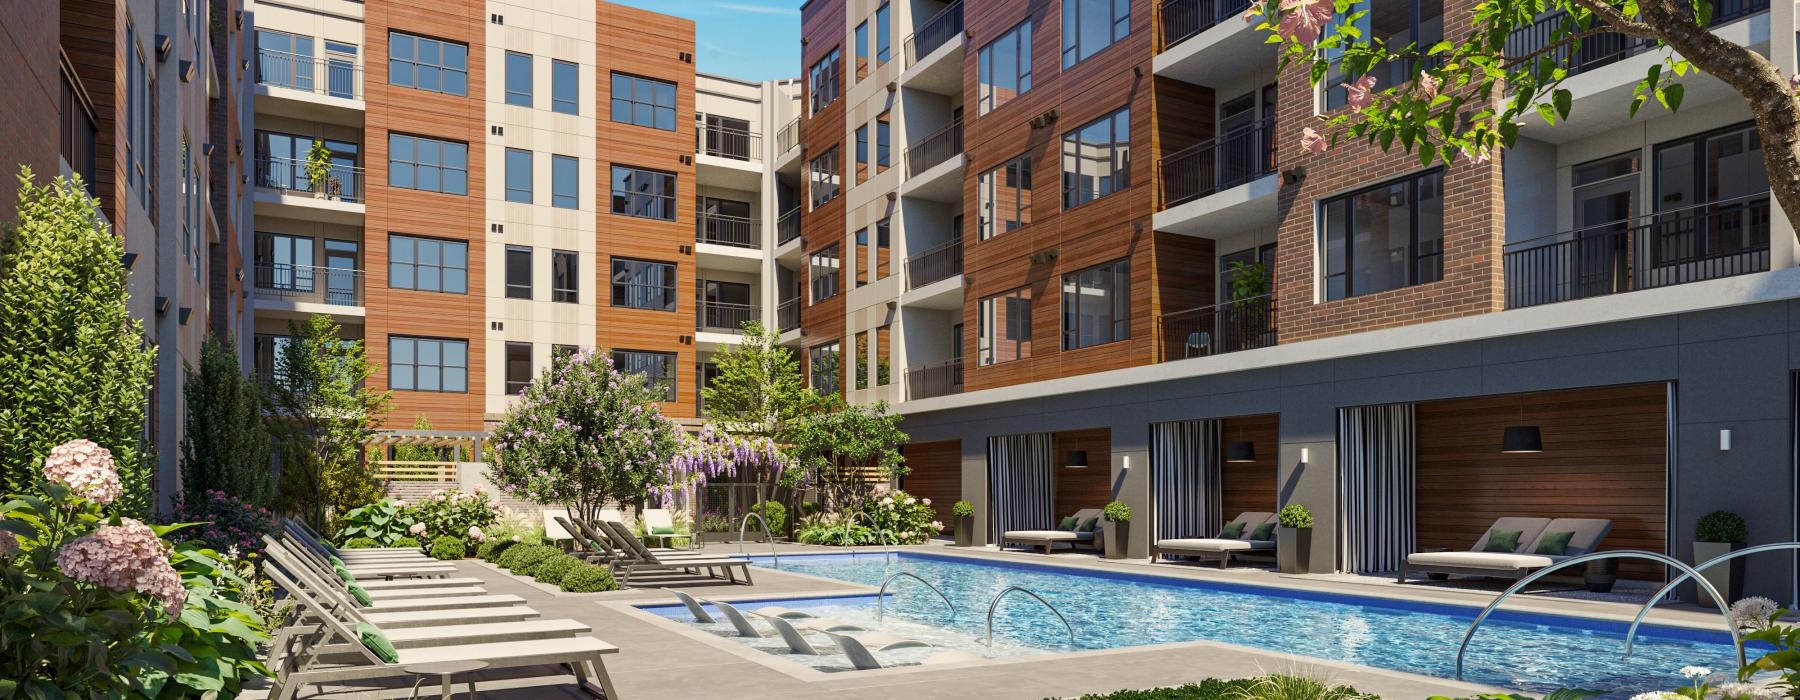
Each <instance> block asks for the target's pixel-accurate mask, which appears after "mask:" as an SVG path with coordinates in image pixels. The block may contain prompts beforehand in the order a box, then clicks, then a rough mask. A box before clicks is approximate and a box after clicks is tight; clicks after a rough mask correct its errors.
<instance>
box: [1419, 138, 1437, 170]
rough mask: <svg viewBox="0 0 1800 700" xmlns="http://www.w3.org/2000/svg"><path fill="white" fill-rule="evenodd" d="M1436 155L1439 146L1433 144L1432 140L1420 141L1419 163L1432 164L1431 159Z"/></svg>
mask: <svg viewBox="0 0 1800 700" xmlns="http://www.w3.org/2000/svg"><path fill="white" fill-rule="evenodd" d="M1436 157H1437V146H1433V145H1431V142H1430V141H1420V142H1419V165H1431V160H1432V159H1433V158H1436Z"/></svg>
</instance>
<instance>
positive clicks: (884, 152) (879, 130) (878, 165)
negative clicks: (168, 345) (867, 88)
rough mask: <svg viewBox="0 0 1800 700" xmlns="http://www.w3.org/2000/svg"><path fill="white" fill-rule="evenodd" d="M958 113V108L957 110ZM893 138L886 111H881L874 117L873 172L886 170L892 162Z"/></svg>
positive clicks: (877, 173) (880, 172)
mask: <svg viewBox="0 0 1800 700" xmlns="http://www.w3.org/2000/svg"><path fill="white" fill-rule="evenodd" d="M958 111H959V113H960V110H958ZM893 154H894V138H893V130H892V129H890V128H889V119H888V113H887V112H882V113H881V114H879V115H877V116H876V117H875V174H876V175H880V174H882V173H885V172H887V169H888V166H889V165H890V164H892V163H893Z"/></svg>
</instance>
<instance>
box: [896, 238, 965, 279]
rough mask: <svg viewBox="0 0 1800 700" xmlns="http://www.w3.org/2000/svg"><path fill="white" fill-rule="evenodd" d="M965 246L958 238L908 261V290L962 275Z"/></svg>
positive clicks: (909, 258)
mask: <svg viewBox="0 0 1800 700" xmlns="http://www.w3.org/2000/svg"><path fill="white" fill-rule="evenodd" d="M962 271H963V245H962V239H961V238H957V239H955V240H952V241H950V242H948V243H945V244H943V245H939V246H937V247H935V248H931V249H929V250H926V251H925V252H922V253H919V254H918V255H914V256H911V257H908V258H907V259H906V288H907V289H918V288H920V287H924V286H926V285H929V284H931V283H933V282H937V281H940V280H946V279H950V278H951V277H955V276H957V275H960V274H962Z"/></svg>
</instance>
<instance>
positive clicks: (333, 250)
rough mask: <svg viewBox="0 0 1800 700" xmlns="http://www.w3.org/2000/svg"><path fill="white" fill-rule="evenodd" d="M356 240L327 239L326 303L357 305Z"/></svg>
mask: <svg viewBox="0 0 1800 700" xmlns="http://www.w3.org/2000/svg"><path fill="white" fill-rule="evenodd" d="M356 247H357V246H356V242H355V241H333V240H327V241H325V271H324V272H325V303H327V304H337V305H340V306H356V305H357V303H356V296H357V295H356Z"/></svg>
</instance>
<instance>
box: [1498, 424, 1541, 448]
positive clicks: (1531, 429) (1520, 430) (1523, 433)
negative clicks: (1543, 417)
mask: <svg viewBox="0 0 1800 700" xmlns="http://www.w3.org/2000/svg"><path fill="white" fill-rule="evenodd" d="M1500 451H1501V452H1503V453H1506V454H1530V453H1533V452H1543V451H1544V436H1543V435H1542V434H1541V433H1539V432H1538V427H1537V426H1535V425H1509V426H1507V427H1506V435H1505V437H1503V438H1502V439H1501V441H1500Z"/></svg>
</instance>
